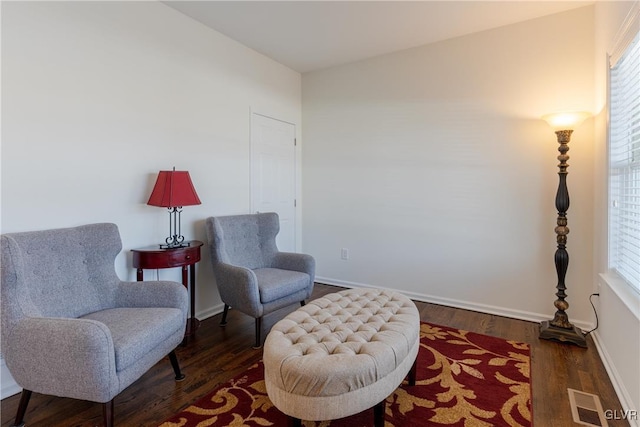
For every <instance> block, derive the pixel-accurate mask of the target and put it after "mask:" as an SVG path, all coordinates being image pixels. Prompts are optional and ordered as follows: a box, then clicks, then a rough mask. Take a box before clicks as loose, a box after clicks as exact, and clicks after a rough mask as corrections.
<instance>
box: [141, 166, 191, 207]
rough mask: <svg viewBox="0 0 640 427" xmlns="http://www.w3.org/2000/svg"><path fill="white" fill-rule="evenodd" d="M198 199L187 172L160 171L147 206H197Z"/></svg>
mask: <svg viewBox="0 0 640 427" xmlns="http://www.w3.org/2000/svg"><path fill="white" fill-rule="evenodd" d="M200 203H201V202H200V199H199V198H198V194H197V193H196V189H195V188H194V187H193V183H192V182H191V177H190V176H189V172H187V171H177V170H175V168H174V169H173V170H172V171H160V172H159V173H158V179H157V180H156V185H155V186H154V187H153V191H152V192H151V196H149V201H148V202H147V204H148V205H151V206H160V207H163V208H173V207H176V206H192V205H199V204H200Z"/></svg>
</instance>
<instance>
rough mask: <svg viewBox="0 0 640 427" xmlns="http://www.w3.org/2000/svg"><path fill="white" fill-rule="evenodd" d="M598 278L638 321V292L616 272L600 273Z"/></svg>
mask: <svg viewBox="0 0 640 427" xmlns="http://www.w3.org/2000/svg"><path fill="white" fill-rule="evenodd" d="M600 280H601V282H602V283H604V284H605V285H606V286H608V287H609V288H610V289H611V290H612V291H613V293H614V294H616V296H617V297H618V298H619V299H620V301H622V303H623V304H624V305H625V306H626V307H627V308H628V309H629V311H631V313H632V314H633V315H634V316H635V317H636V319H638V320H639V321H640V294H639V293H637V292H636V291H635V290H634V289H633V288H631V286H629V284H628V283H627V282H625V281H624V280H623V279H621V278H620V276H618V275H617V274H616V273H612V272H609V273H600Z"/></svg>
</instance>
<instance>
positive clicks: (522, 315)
mask: <svg viewBox="0 0 640 427" xmlns="http://www.w3.org/2000/svg"><path fill="white" fill-rule="evenodd" d="M316 282H318V283H326V284H327V285H335V286H342V287H345V288H375V287H376V286H371V285H367V284H365V283H357V282H348V281H345V280H337V279H332V278H329V277H316ZM394 291H397V292H400V293H401V294H403V295H405V296H407V297H409V298H411V299H412V300H415V301H422V302H429V303H432V304H438V305H446V306H447V307H455V308H462V309H464V310H471V311H479V312H481V313H487V314H495V315H497V316H503V317H509V318H512V319H518V320H527V321H529V322H536V323H540V322H542V321H544V320H549V319H550V318H551V317H553V316H549V315H548V314H542V313H532V312H528V311H522V310H513V309H511V308H506V307H499V306H494V305H487V304H478V303H475V302H472V301H463V300H458V299H452V298H443V297H439V296H435V295H428V294H422V293H415V292H407V291H403V290H402V289H394ZM572 323H573V324H574V325H576V326H577V327H579V328H580V329H583V330H590V329H592V328H593V325H592V324H589V323H587V322H581V321H573V320H572Z"/></svg>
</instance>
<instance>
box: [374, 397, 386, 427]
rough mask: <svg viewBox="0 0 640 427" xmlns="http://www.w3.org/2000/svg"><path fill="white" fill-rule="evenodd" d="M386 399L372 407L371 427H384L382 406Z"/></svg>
mask: <svg viewBox="0 0 640 427" xmlns="http://www.w3.org/2000/svg"><path fill="white" fill-rule="evenodd" d="M386 402H387V399H385V400H383V401H382V402H380V403H378V404H377V405H376V406H374V407H373V425H374V427H384V405H385V404H386Z"/></svg>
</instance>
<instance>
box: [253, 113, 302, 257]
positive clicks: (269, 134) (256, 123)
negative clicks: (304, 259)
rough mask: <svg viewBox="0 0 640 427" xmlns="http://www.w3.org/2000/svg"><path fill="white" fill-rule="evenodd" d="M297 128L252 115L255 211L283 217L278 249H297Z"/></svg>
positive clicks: (291, 250)
mask: <svg viewBox="0 0 640 427" xmlns="http://www.w3.org/2000/svg"><path fill="white" fill-rule="evenodd" d="M295 137H296V127H295V125H292V124H291V123H286V122H283V121H281V120H276V119H272V118H270V117H266V116H263V115H260V114H256V113H252V114H251V210H252V211H253V212H276V213H277V214H278V215H279V216H280V233H278V237H277V239H276V242H277V244H278V249H280V250H281V251H284V252H295V248H296V206H295V203H296V200H295V197H296V190H295V189H296V185H295V182H296V179H295V174H296V167H295V163H296V155H295V153H296V148H295Z"/></svg>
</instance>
